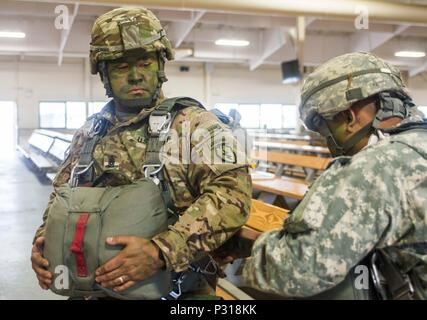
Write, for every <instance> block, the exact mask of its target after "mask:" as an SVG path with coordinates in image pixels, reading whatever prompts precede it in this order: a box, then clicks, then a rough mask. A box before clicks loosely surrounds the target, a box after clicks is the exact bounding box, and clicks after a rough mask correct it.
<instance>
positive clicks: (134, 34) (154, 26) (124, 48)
mask: <svg viewBox="0 0 427 320" xmlns="http://www.w3.org/2000/svg"><path fill="white" fill-rule="evenodd" d="M133 50H144V51H147V52H150V51H156V52H159V51H163V52H165V54H166V58H167V59H168V60H172V59H173V50H172V45H171V43H170V41H169V40H168V38H167V37H166V34H165V33H164V30H163V28H162V26H161V24H160V21H159V20H158V19H157V17H156V16H155V15H154V14H153V13H152V12H151V11H150V10H147V9H144V8H118V9H114V10H112V11H110V12H107V13H105V14H103V15H102V16H100V17H99V18H98V19H96V21H95V23H94V25H93V28H92V41H91V46H90V62H91V72H92V74H96V73H97V72H98V67H97V63H98V62H99V61H103V60H115V59H118V58H120V57H122V56H123V54H124V53H125V52H128V51H133Z"/></svg>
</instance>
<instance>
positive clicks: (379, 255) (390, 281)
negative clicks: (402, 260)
mask: <svg viewBox="0 0 427 320" xmlns="http://www.w3.org/2000/svg"><path fill="white" fill-rule="evenodd" d="M373 257H375V260H376V261H374V262H373V264H374V265H373V267H374V268H375V267H376V268H377V270H379V272H380V273H381V275H382V276H383V278H384V279H385V284H386V290H385V291H386V292H387V294H386V296H387V297H383V298H388V299H392V300H412V299H413V296H414V287H413V285H412V283H411V280H410V278H409V277H408V276H407V275H405V274H402V272H401V271H400V270H399V269H398V267H397V265H396V264H395V263H394V261H393V259H392V258H391V257H390V256H389V255H388V253H387V251H386V250H383V249H376V250H375V252H374V253H373ZM377 282H378V280H377Z"/></svg>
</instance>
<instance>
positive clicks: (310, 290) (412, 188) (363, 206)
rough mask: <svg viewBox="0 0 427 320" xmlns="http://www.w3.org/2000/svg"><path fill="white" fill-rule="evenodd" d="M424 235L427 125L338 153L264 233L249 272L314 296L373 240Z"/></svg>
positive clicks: (281, 288) (262, 283) (261, 283)
mask: <svg viewBox="0 0 427 320" xmlns="http://www.w3.org/2000/svg"><path fill="white" fill-rule="evenodd" d="M425 241H427V130H425V129H424V130H417V131H415V130H408V131H404V132H401V133H399V134H396V135H391V136H388V137H386V138H384V139H382V140H380V141H379V142H377V143H375V144H372V145H370V146H368V147H366V148H365V149H364V150H362V151H360V152H359V153H357V154H356V155H354V156H353V157H338V158H336V160H335V161H334V162H333V163H332V165H330V167H329V168H328V169H327V170H326V171H325V172H324V173H323V174H322V175H321V176H320V177H319V178H318V179H317V180H316V181H315V182H314V184H313V186H312V187H311V189H310V191H309V192H308V193H307V195H306V196H305V198H304V199H303V201H302V202H301V203H300V205H299V206H298V207H297V208H296V209H295V210H294V212H293V214H292V215H291V216H290V217H289V218H288V219H287V220H286V222H285V224H284V228H283V229H282V230H275V231H271V232H267V233H264V234H262V235H261V236H260V237H259V238H258V239H257V241H256V242H255V244H254V247H253V250H252V256H251V258H249V260H248V261H247V264H246V265H245V268H244V271H243V274H244V277H245V279H246V281H247V282H248V284H249V285H251V286H253V287H255V288H258V289H259V290H263V291H268V292H271V293H276V294H279V295H282V296H287V297H309V296H313V295H316V294H318V293H321V292H324V291H325V290H327V289H330V288H332V287H334V286H335V285H337V284H338V283H340V282H341V281H343V280H344V279H345V277H346V275H347V274H348V272H349V271H350V270H351V269H352V268H353V267H354V266H356V265H357V264H358V263H359V261H361V260H362V259H363V258H364V257H365V256H366V255H367V254H368V253H369V252H370V251H371V250H372V249H373V248H383V247H387V246H392V245H399V244H406V243H414V242H425ZM418 258H419V259H421V260H422V261H425V262H426V263H427V255H420V256H418ZM426 276H427V275H426V274H424V275H423V277H424V279H425V280H424V281H426V283H425V285H426V284H427V278H426Z"/></svg>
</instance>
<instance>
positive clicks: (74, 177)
mask: <svg viewBox="0 0 427 320" xmlns="http://www.w3.org/2000/svg"><path fill="white" fill-rule="evenodd" d="M93 164H94V161H93V160H92V161H91V162H90V163H89V164H88V165H83V164H78V163H77V164H76V165H75V166H74V167H73V169H72V170H71V174H70V182H71V183H70V184H71V186H72V187H77V186H78V184H79V177H80V176H81V175H82V174H85V173H86V172H87V171H88V170H89V169H90V168H92V166H93ZM79 169H81V170H80V171H76V170H79Z"/></svg>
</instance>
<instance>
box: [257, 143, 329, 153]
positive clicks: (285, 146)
mask: <svg viewBox="0 0 427 320" xmlns="http://www.w3.org/2000/svg"><path fill="white" fill-rule="evenodd" d="M253 145H254V146H255V147H258V148H266V149H279V150H286V151H294V152H301V153H316V154H319V155H327V156H329V155H330V152H329V149H328V148H325V147H319V146H304V145H298V144H290V143H281V142H269V141H254V143H253Z"/></svg>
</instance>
